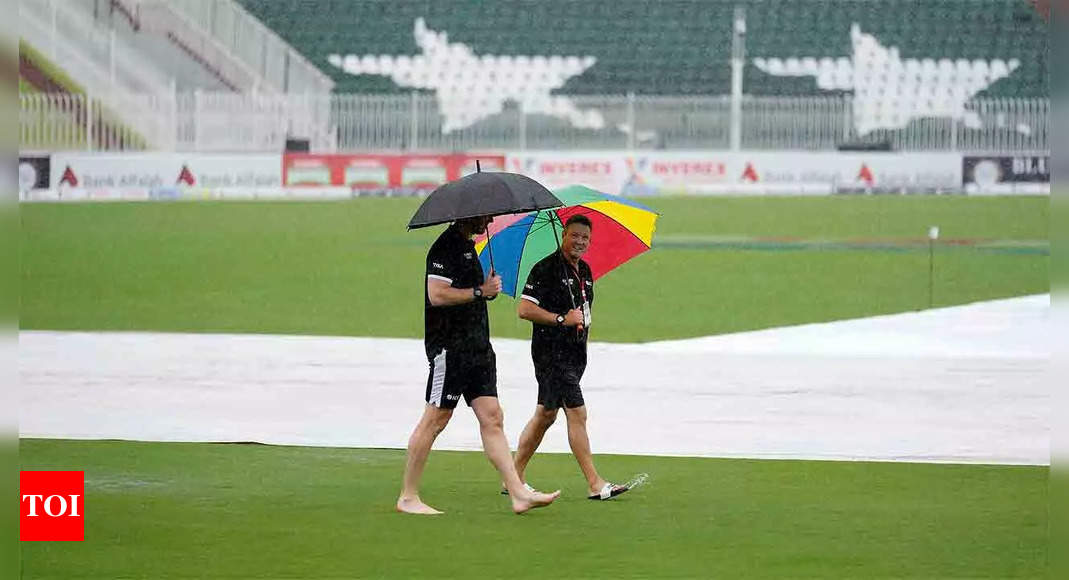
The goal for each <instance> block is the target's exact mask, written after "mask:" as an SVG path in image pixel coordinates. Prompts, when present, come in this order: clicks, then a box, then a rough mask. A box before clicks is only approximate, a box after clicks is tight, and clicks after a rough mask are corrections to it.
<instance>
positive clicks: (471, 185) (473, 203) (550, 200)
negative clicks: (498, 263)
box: [408, 160, 564, 272]
mask: <svg viewBox="0 0 1069 580" xmlns="http://www.w3.org/2000/svg"><path fill="white" fill-rule="evenodd" d="M562 205H564V202H562V201H561V200H559V199H557V196H555V195H553V193H552V192H550V191H549V190H548V189H546V187H545V186H544V185H542V184H541V183H538V182H537V181H535V180H533V179H531V178H530V177H527V176H526V175H520V174H519V173H505V172H501V171H494V172H487V173H483V172H482V168H480V167H479V161H478V160H476V161H475V173H472V174H471V175H468V176H466V177H462V178H460V179H457V180H456V181H450V182H449V183H446V184H445V185H442V186H441V187H439V188H438V189H435V190H434V191H432V192H431V194H430V195H429V196H427V199H425V200H423V205H421V206H419V209H417V210H416V214H415V215H413V216H412V219H410V220H409V221H408V229H410V230H413V229H416V228H425V227H427V226H433V225H437V224H444V223H448V222H455V221H457V220H460V219H464V218H472V217H479V216H487V217H492V216H497V215H505V214H510V213H521V212H528V211H535V210H538V209H550V208H554V207H561V206H562ZM486 236H487V237H488V238H489V237H490V232H489V231H487V232H486ZM487 248H489V246H487ZM490 271H491V272H493V271H494V255H493V254H492V253H491V254H490Z"/></svg>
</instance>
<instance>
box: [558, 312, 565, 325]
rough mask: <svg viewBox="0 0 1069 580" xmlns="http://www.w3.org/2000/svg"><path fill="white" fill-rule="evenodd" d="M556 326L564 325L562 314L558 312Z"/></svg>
mask: <svg viewBox="0 0 1069 580" xmlns="http://www.w3.org/2000/svg"><path fill="white" fill-rule="evenodd" d="M557 326H564V315H563V314H558V315H557Z"/></svg>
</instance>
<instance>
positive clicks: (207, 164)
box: [50, 153, 282, 190]
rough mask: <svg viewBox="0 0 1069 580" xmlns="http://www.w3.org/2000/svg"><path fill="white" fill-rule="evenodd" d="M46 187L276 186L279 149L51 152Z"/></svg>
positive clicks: (279, 174) (279, 182)
mask: <svg viewBox="0 0 1069 580" xmlns="http://www.w3.org/2000/svg"><path fill="white" fill-rule="evenodd" d="M52 167H53V168H54V171H52V173H51V179H50V186H51V187H52V188H53V189H58V188H71V189H85V190H95V189H101V190H117V189H143V190H153V189H159V188H172V187H192V188H213V189H214V188H222V187H248V188H263V187H279V186H281V185H282V156H281V155H278V154H251V155H245V154H242V155H226V154H198V153H190V154H181V153H56V154H54V155H52Z"/></svg>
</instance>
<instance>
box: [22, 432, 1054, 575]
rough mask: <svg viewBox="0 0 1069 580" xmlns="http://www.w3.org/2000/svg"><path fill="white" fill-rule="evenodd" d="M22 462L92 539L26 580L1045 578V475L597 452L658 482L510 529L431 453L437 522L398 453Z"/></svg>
mask: <svg viewBox="0 0 1069 580" xmlns="http://www.w3.org/2000/svg"><path fill="white" fill-rule="evenodd" d="M20 458H21V462H22V469H25V470H30V469H34V470H63V469H75V470H84V471H85V478H86V483H85V501H84V512H83V513H84V514H85V541H84V542H26V543H23V544H22V545H21V547H22V565H23V575H24V577H25V578H39V579H40V578H55V579H64V580H69V579H76V578H153V579H166V578H315V579H327V578H355V577H392V578H428V577H451V578H595V577H596V578H634V577H641V578H661V577H677V578H678V577H686V578H786V577H794V578H802V577H804V578H847V577H852V578H965V577H968V578H1028V577H1031V578H1040V577H1042V576H1043V575H1044V573H1045V566H1046V555H1047V551H1046V530H1047V475H1048V469H1047V468H1045V467H1007V466H1003V467H993V466H977V465H972V466H967V465H923V464H901V463H899V464H892V463H860V462H859V463H848V462H820V461H805V462H800V461H750V460H720V459H692V458H666V457H635V456H600V457H599V458H598V464H599V468H600V469H601V471H602V472H603V473H605V474H607V475H609V476H610V477H619V478H626V477H628V476H630V475H631V474H633V473H636V472H648V473H649V474H650V481H649V483H648V484H647V485H646V486H644V487H641V488H639V489H637V490H636V491H634V492H632V493H630V494H626V495H624V496H622V497H620V498H617V499H616V500H613V501H611V502H593V501H589V500H587V499H585V485H584V482H583V481H582V480H581V477H580V475H579V470H578V468H577V467H576V466H575V463H574V460H573V459H572V458H571V457H570V456H568V455H539V456H536V457H535V459H534V461H533V462H532V463H531V467H530V470H529V472H528V475H529V477H530V478H531V481H532V482H533V483H534V484H536V485H539V486H543V487H547V486H558V485H559V486H560V487H561V488H563V496H562V497H561V499H560V500H558V502H557V503H556V504H555V505H553V506H551V507H549V508H546V509H543V510H536V511H533V512H531V513H529V514H527V515H524V516H514V515H512V513H511V510H510V509H509V504H508V501H507V499H506V498H504V497H502V496H500V495H498V489H499V487H498V485H499V484H498V482H497V479H496V477H495V472H494V471H493V469H492V468H491V467H490V465H489V463H488V462H487V461H486V459H485V457H484V456H482V454H480V453H470V452H469V453H461V452H444V451H441V452H435V453H433V454H432V455H431V458H430V462H429V464H428V468H427V472H426V477H425V480H426V483H425V486H424V489H423V496H424V498H425V499H426V500H428V501H429V502H431V503H432V504H433V505H435V506H437V507H439V508H441V509H443V510H445V511H446V512H447V513H446V515H445V516H439V517H435V518H426V517H414V516H404V515H401V514H397V513H395V512H394V511H393V503H394V501H395V499H396V494H397V490H398V486H399V481H400V476H401V470H402V466H403V462H404V454H403V452H402V451H388V450H374V449H372V450H355V449H322V448H295V447H269V446H260V445H213V444H178V443H170V444H160V443H120V442H102V441H96V442H86V441H44V440H23V441H22V442H21V444H20Z"/></svg>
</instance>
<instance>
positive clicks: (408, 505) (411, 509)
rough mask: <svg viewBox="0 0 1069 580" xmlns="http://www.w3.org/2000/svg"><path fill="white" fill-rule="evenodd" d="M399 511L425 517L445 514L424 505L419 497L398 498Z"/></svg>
mask: <svg viewBox="0 0 1069 580" xmlns="http://www.w3.org/2000/svg"><path fill="white" fill-rule="evenodd" d="M397 511H399V512H401V513H406V514H419V515H424V516H434V515H439V514H441V513H443V512H440V511H438V510H436V509H434V508H432V507H431V506H429V505H427V504H425V503H423V502H422V501H421V500H420V499H419V496H415V497H400V498H397Z"/></svg>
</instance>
